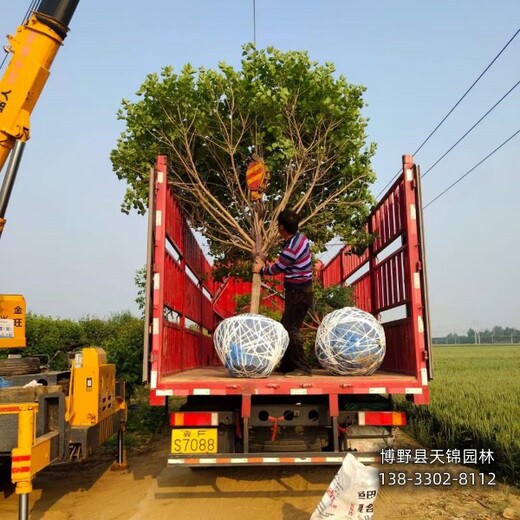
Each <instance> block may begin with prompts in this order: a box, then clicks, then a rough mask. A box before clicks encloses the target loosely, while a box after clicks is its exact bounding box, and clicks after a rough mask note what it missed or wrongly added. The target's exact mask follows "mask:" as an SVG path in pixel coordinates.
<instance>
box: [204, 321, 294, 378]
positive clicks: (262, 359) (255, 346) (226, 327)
mask: <svg viewBox="0 0 520 520" xmlns="http://www.w3.org/2000/svg"><path fill="white" fill-rule="evenodd" d="M213 343H214V345H215V350H216V351H217V354H218V357H219V358H220V361H221V362H222V364H223V365H224V366H225V367H226V368H227V369H228V371H229V373H230V374H231V375H232V376H234V377H251V378H261V377H268V376H269V375H271V372H272V371H273V370H274V369H275V367H276V365H277V364H278V363H279V362H280V360H281V359H282V356H283V355H284V353H285V351H286V349H287V345H288V344H289V335H288V334H287V331H286V330H285V329H284V327H283V325H282V324H281V323H279V322H277V321H275V320H272V319H271V318H267V317H265V316H261V315H260V314H240V315H238V316H233V317H231V318H227V319H225V320H224V321H221V322H220V323H219V324H218V326H217V328H216V329H215V333H214V334H213Z"/></svg>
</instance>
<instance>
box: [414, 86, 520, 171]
mask: <svg viewBox="0 0 520 520" xmlns="http://www.w3.org/2000/svg"><path fill="white" fill-rule="evenodd" d="M518 85H520V80H519V81H517V82H516V84H515V85H514V86H513V87H511V88H510V89H509V90H508V91H507V92H506V93H505V94H504V95H503V96H502V97H501V98H500V99H499V100H498V101H497V102H496V103H495V104H494V105H493V106H492V107H491V108H490V109H489V110H488V111H487V112H486V113H485V114H484V115H483V116H482V117H481V118H480V119H479V120H478V121H477V122H476V123H475V124H474V125H473V126H472V127H471V128H470V129H469V130H468V131H467V132H466V133H465V134H464V135H463V136H462V137H461V138H460V139H459V140H458V141H457V142H456V143H455V144H454V145H453V146H451V147H450V148H449V149H448V150H446V152H444V154H443V155H441V157H439V159H437V160H436V161H435V162H434V163H433V164H432V165H431V166H430V167H429V168H428V169H427V170H426V171H425V172H424V173H423V174H422V175H421V178H423V177H426V175H427V174H428V172H429V171H431V170H433V168H435V166H437V164H439V163H440V162H441V161H442V159H444V157H446V156H447V155H448V154H449V153H450V152H451V151H452V150H453V149H454V148H455V147H456V146H457V145H458V144H459V143H460V142H461V141H462V140H463V139H464V138H465V137H466V136H468V135H469V134H470V133H471V132H472V131H473V129H474V128H476V127H477V126H478V125H479V124H480V123H481V122H482V121H483V120H484V119H485V118H486V117H487V116H488V115H489V114H490V113H491V112H492V111H493V110H495V108H496V107H497V106H498V105H499V104H500V103H502V101H504V99H505V98H506V97H507V96H509V94H511V92H513V90H515V88H516V87H518Z"/></svg>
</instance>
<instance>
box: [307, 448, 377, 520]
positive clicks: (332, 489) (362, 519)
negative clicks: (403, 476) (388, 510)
mask: <svg viewBox="0 0 520 520" xmlns="http://www.w3.org/2000/svg"><path fill="white" fill-rule="evenodd" d="M378 489H379V471H378V470H377V468H373V467H370V466H365V465H364V464H362V463H361V462H359V461H358V460H357V459H356V457H354V455H351V454H350V453H349V454H348V455H347V456H346V457H345V458H344V459H343V464H342V465H341V468H340V469H339V471H338V472H337V473H336V476H335V477H334V479H333V481H332V482H331V483H330V485H329V488H328V489H327V492H326V493H325V494H324V495H323V498H322V499H321V502H320V503H319V504H318V507H317V508H316V509H315V510H314V513H312V516H311V519H310V520H371V518H372V515H373V512H374V501H375V499H376V495H377V490H378Z"/></svg>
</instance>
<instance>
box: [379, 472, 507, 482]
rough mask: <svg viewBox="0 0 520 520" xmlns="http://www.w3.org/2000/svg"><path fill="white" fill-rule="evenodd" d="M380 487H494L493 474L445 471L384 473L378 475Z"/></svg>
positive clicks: (494, 477)
mask: <svg viewBox="0 0 520 520" xmlns="http://www.w3.org/2000/svg"><path fill="white" fill-rule="evenodd" d="M379 483H380V484H381V485H382V486H406V485H410V486H452V485H459V486H496V485H497V483H496V476H495V474H494V473H476V472H475V473H464V472H462V473H453V474H452V473H449V472H447V471H424V472H422V471H420V472H419V471H416V472H414V473H408V472H406V471H385V472H380V473H379Z"/></svg>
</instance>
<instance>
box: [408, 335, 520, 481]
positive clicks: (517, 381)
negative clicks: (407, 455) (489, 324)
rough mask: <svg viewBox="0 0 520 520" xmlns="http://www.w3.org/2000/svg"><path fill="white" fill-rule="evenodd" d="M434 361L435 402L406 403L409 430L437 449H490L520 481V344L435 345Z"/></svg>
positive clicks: (503, 470)
mask: <svg viewBox="0 0 520 520" xmlns="http://www.w3.org/2000/svg"><path fill="white" fill-rule="evenodd" d="M433 363H434V376H435V379H434V381H432V382H431V383H430V384H431V386H430V391H431V394H430V405H429V406H420V407H417V406H413V405H408V404H407V405H406V406H407V408H409V431H410V432H411V433H412V435H414V436H415V437H416V438H417V440H419V441H420V442H422V443H424V444H425V445H426V446H429V447H432V448H438V449H441V448H442V449H448V448H451V449H453V448H459V449H464V448H466V449H468V448H476V449H486V450H488V449H490V450H492V451H493V452H494V457H495V461H496V465H495V467H494V468H493V470H495V471H497V472H498V473H499V474H500V475H502V476H503V477H505V478H507V480H508V481H509V482H512V483H515V484H517V485H518V484H519V483H520V345H511V346H506V345H500V346H497V345H479V346H460V345H459V346H435V347H434V351H433ZM410 412H411V413H410ZM486 469H487V470H488V471H489V470H490V468H489V467H487V468H486Z"/></svg>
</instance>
